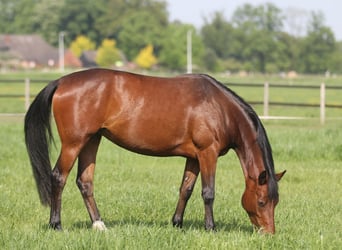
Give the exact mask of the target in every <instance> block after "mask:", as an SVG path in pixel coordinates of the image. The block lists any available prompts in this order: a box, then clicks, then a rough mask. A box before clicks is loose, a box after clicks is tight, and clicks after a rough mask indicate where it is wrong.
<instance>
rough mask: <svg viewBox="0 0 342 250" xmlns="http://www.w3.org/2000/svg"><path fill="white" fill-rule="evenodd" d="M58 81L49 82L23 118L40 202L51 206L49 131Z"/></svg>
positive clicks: (50, 134) (50, 133) (27, 146)
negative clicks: (53, 97) (53, 98)
mask: <svg viewBox="0 0 342 250" xmlns="http://www.w3.org/2000/svg"><path fill="white" fill-rule="evenodd" d="M58 83H59V82H58V81H53V82H50V83H49V84H48V85H47V86H46V87H45V88H44V89H43V90H42V91H41V92H40V93H39V94H38V95H37V97H36V98H35V99H34V101H33V102H32V104H31V106H30V108H29V110H28V111H27V113H26V116H25V127H24V130H25V143H26V148H27V152H28V155H29V158H30V161H31V166H32V170H33V175H34V178H35V180H36V184H37V188H38V193H39V198H40V201H41V203H42V204H43V205H50V204H51V198H50V197H51V163H50V159H49V145H50V142H51V140H53V136H52V131H51V125H50V120H51V105H52V96H53V94H54V93H55V91H56V89H57V87H58Z"/></svg>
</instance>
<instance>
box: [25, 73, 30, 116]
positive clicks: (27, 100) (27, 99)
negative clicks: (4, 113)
mask: <svg viewBox="0 0 342 250" xmlns="http://www.w3.org/2000/svg"><path fill="white" fill-rule="evenodd" d="M29 106H30V79H29V78H25V111H27V110H28V109H29Z"/></svg>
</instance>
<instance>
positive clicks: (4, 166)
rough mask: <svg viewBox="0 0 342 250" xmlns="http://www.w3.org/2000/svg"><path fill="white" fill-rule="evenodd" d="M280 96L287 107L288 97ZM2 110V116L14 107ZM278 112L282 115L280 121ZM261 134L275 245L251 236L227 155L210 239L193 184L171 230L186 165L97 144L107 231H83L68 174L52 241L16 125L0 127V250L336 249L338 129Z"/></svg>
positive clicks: (335, 123) (340, 217) (233, 162)
mask: <svg viewBox="0 0 342 250" xmlns="http://www.w3.org/2000/svg"><path fill="white" fill-rule="evenodd" d="M50 79H51V78H50ZM52 79H53V78H52ZM236 91H237V90H236ZM237 93H239V94H240V95H241V96H242V97H245V94H243V93H241V92H240V91H237ZM249 94H250V93H246V96H248V95H249ZM281 95H282V96H285V97H286V93H281ZM303 95H304V94H303ZM332 95H333V94H332ZM246 99H248V98H247V97H246ZM5 104H8V109H10V110H13V109H16V108H17V106H16V105H18V103H16V102H13V103H9V102H5ZM1 106H2V104H1ZM18 106H19V105H18ZM1 109H3V108H2V107H1ZM284 109H285V108H284ZM284 109H281V108H280V110H281V111H282V112H285V110H284ZM309 110H310V109H309ZM1 112H5V111H4V110H1ZM11 112H14V111H11ZM305 112H311V111H305ZM312 112H314V111H312ZM317 112H318V111H317ZM338 112H341V111H340V110H335V111H333V114H334V116H335V115H336V116H338V115H339V116H341V115H340V114H339V113H338ZM264 125H265V128H266V130H267V132H268V136H269V139H270V142H271V145H272V148H273V152H274V155H273V156H274V160H275V166H276V170H277V172H279V171H282V170H284V169H286V170H287V173H286V175H285V176H284V178H283V179H282V180H281V182H280V183H279V187H280V190H279V192H280V202H279V204H278V206H277V208H276V211H275V213H276V215H275V220H276V231H277V232H276V234H275V235H274V236H262V235H259V234H258V233H257V232H255V231H253V228H252V226H251V223H250V221H249V219H248V216H247V214H246V213H245V211H244V210H243V208H242V206H241V201H240V199H241V195H242V192H243V190H244V178H243V174H242V170H241V167H240V164H239V162H238V160H237V157H236V156H235V153H234V152H233V151H231V152H229V153H228V154H227V155H226V156H224V157H221V158H220V160H219V162H218V167H217V178H216V199H215V204H214V215H215V220H216V224H217V231H216V232H215V233H209V232H206V231H205V230H204V223H203V216H204V211H203V201H202V198H201V190H200V185H201V183H200V180H198V182H197V185H196V187H195V190H194V193H193V196H192V197H191V199H190V201H189V204H188V206H187V209H186V211H185V216H184V226H183V229H177V228H173V227H172V223H171V216H172V214H173V212H174V209H175V206H176V202H177V199H178V188H179V185H180V182H181V177H182V174H183V169H184V163H185V161H184V159H182V158H178V157H175V158H156V157H147V156H141V155H137V154H134V153H130V152H128V151H125V150H123V149H120V148H119V147H117V146H115V145H113V144H111V143H110V142H108V141H106V140H105V139H103V140H102V142H101V146H100V149H99V154H98V160H97V168H96V173H95V196H96V198H97V202H98V206H99V209H100V212H101V214H102V217H103V220H104V221H105V223H106V225H107V227H108V230H107V231H106V232H95V231H93V230H92V229H91V223H90V220H89V218H88V214H87V212H86V209H85V206H84V204H83V200H82V198H81V195H80V193H79V191H78V188H77V187H76V185H75V178H76V177H75V175H76V171H75V169H76V168H74V169H73V170H72V173H71V175H70V177H69V180H68V183H67V185H66V187H65V190H64V193H63V205H62V206H63V209H62V223H63V226H64V231H63V232H54V231H52V230H50V229H49V228H48V227H47V222H48V219H49V209H48V208H46V207H42V206H41V205H40V202H39V198H38V194H37V192H36V187H35V183H34V179H33V176H32V171H31V167H30V165H29V160H28V157H27V154H26V149H25V146H24V137H23V120H22V117H10V118H9V117H1V118H0V198H1V202H0V214H1V217H0V244H1V248H2V249H23V248H25V249H42V248H44V249H339V248H340V246H341V244H342V230H341V228H342V209H341V207H342V199H341V197H342V181H341V176H342V129H341V128H342V121H341V120H328V122H327V124H326V125H324V126H320V125H319V122H318V120H309V121H308V120H305V121H265V122H264ZM57 141H58V140H57ZM57 151H58V143H57V149H55V148H54V147H52V155H51V158H52V162H53V163H54V162H55V159H56V155H57Z"/></svg>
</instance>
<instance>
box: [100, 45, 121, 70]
mask: <svg viewBox="0 0 342 250" xmlns="http://www.w3.org/2000/svg"><path fill="white" fill-rule="evenodd" d="M120 60H121V58H120V51H119V50H118V49H117V48H116V42H115V40H113V39H104V40H103V41H102V45H101V46H100V48H99V49H98V50H97V54H96V63H97V64H98V65H99V66H103V67H110V66H113V65H114V64H116V63H117V62H118V61H120Z"/></svg>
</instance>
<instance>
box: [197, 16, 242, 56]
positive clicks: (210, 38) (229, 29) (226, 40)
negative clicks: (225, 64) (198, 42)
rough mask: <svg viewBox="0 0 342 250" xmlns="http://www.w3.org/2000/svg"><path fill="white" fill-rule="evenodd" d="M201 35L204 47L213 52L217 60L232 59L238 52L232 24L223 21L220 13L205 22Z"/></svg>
mask: <svg viewBox="0 0 342 250" xmlns="http://www.w3.org/2000/svg"><path fill="white" fill-rule="evenodd" d="M201 34H202V37H203V43H204V45H205V46H206V47H207V48H210V49H211V50H212V51H213V52H215V54H216V55H217V56H218V57H219V58H222V59H224V58H229V57H232V56H233V57H234V55H235V53H236V52H237V51H238V50H239V49H238V47H239V43H238V40H237V39H236V37H235V30H234V28H233V26H232V24H231V23H229V22H228V21H226V20H225V18H224V15H223V13H222V12H216V13H214V17H213V19H212V20H211V21H210V22H209V21H206V22H205V24H204V26H203V27H202V30H201Z"/></svg>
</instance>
